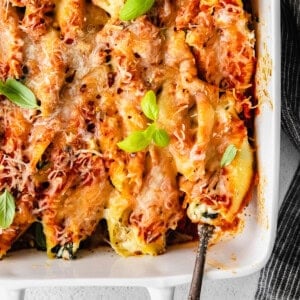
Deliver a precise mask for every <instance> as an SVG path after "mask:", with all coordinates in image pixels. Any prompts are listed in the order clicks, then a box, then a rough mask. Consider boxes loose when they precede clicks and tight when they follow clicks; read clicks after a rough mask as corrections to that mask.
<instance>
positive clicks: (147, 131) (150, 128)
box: [144, 123, 157, 141]
mask: <svg viewBox="0 0 300 300" xmlns="http://www.w3.org/2000/svg"><path fill="white" fill-rule="evenodd" d="M156 130H157V129H156V125H155V123H152V124H151V125H149V126H148V128H146V129H145V130H144V135H145V138H146V139H148V140H149V141H152V138H153V134H154V132H155V131H156Z"/></svg>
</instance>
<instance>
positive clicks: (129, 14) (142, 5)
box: [120, 0, 155, 21]
mask: <svg viewBox="0 0 300 300" xmlns="http://www.w3.org/2000/svg"><path fill="white" fill-rule="evenodd" d="M154 2H155V0H127V1H126V3H125V5H124V6H123V7H122V9H121V11H120V19H121V20H122V21H130V20H133V19H136V18H137V17H139V16H141V15H143V14H145V13H146V12H147V11H148V10H150V8H151V7H152V6H153V4H154Z"/></svg>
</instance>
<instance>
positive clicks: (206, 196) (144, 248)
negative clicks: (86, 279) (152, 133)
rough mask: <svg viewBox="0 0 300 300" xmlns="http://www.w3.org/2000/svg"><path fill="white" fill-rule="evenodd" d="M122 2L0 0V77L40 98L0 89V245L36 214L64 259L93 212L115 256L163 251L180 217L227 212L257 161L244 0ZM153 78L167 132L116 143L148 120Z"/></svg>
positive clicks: (214, 218) (87, 232)
mask: <svg viewBox="0 0 300 300" xmlns="http://www.w3.org/2000/svg"><path fill="white" fill-rule="evenodd" d="M124 2H125V1H123V0H118V1H110V0H93V1H84V0H61V1H55V0H53V1H52V0H42V1H35V0H34V1H32V0H30V1H29V0H20V1H7V0H0V41H1V42H0V80H1V81H3V82H4V81H5V80H6V79H7V78H14V79H17V80H20V81H21V82H22V83H23V84H24V85H26V86H27V87H28V88H30V89H31V90H32V91H33V93H34V94H35V96H36V97H37V99H38V102H39V104H40V108H39V109H34V110H30V109H23V108H20V107H18V106H16V105H15V104H13V103H12V102H10V101H9V99H7V98H6V97H4V96H1V95H0V192H2V191H4V190H5V189H7V190H8V191H10V192H11V193H12V194H13V196H14V198H15V202H16V207H17V209H16V213H15V218H14V221H13V223H12V225H11V226H10V227H9V228H7V229H1V228H0V257H2V256H4V255H5V254H6V252H7V251H8V250H9V249H10V248H11V246H12V245H13V243H15V242H16V241H17V240H18V238H19V237H20V236H22V234H24V233H25V232H26V230H27V229H28V228H30V227H31V226H34V225H32V224H34V223H35V222H40V223H41V224H42V226H43V231H44V235H45V238H46V248H47V254H48V256H50V257H62V258H66V259H70V258H72V257H74V255H75V254H76V251H77V250H78V248H79V247H80V243H81V242H82V241H84V240H86V239H87V238H88V237H90V236H92V235H95V234H98V231H97V230H96V228H97V225H98V224H99V222H100V221H101V220H106V223H107V229H108V234H109V243H110V245H111V246H112V247H113V248H114V250H115V251H116V252H117V253H119V254H120V255H123V256H129V255H137V254H150V255H157V254H160V253H163V252H164V251H165V250H166V246H167V236H168V234H169V232H170V231H174V230H176V229H178V227H179V226H181V225H180V224H182V223H184V220H187V219H188V220H190V221H189V222H192V223H194V224H197V223H201V222H206V223H210V224H212V225H215V226H218V227H219V228H220V229H221V230H225V229H226V228H228V227H230V226H231V225H232V224H237V222H236V220H237V218H238V213H239V212H240V211H241V209H242V208H243V206H244V205H245V198H246V196H247V193H248V192H249V189H250V187H251V183H252V180H253V174H254V166H253V165H254V154H253V152H254V151H253V149H252V147H251V146H250V143H249V124H251V123H252V121H253V113H252V106H253V99H252V98H251V86H252V80H253V76H254V70H255V51H254V45H255V37H254V32H253V31H252V30H251V29H249V23H250V22H251V15H250V14H248V13H247V12H246V11H245V10H244V9H243V3H242V2H241V1H240V0H210V1H208V0H200V1H199V0H176V1H170V0H157V1H156V2H155V4H154V6H153V7H152V8H151V10H150V11H149V12H148V13H147V14H146V15H142V16H140V17H138V18H136V19H134V20H132V21H127V22H124V21H121V20H120V19H119V12H120V9H121V8H122V7H123V5H124ZM149 90H152V91H154V92H155V93H156V97H157V103H158V107H159V117H158V120H157V122H156V123H157V126H158V127H159V128H161V129H164V130H166V132H167V133H168V135H169V138H170V143H169V145H168V146H166V147H164V148H161V147H158V146H156V145H155V144H153V143H151V144H150V145H149V146H148V147H146V148H145V149H144V150H142V151H138V152H136V153H127V152H125V151H123V150H121V149H120V148H119V147H118V145H117V143H118V142H120V141H121V140H123V139H125V138H126V137H127V136H128V135H130V134H131V133H133V132H135V131H138V130H144V129H145V128H147V126H148V124H149V121H150V120H149V119H147V117H146V116H145V115H144V114H143V112H142V108H141V100H142V98H143V96H144V95H145V94H146V92H147V91H149ZM250 129H251V128H250ZM230 145H234V146H235V148H236V149H237V155H236V156H235V157H234V159H233V160H232V162H231V163H230V164H229V165H227V166H222V165H221V159H222V156H223V154H224V152H225V150H226V148H227V147H228V146H230ZM183 231H184V232H185V233H187V234H190V235H192V233H191V232H189V229H188V226H187V227H186V228H183Z"/></svg>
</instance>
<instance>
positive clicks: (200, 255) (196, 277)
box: [188, 224, 214, 300]
mask: <svg viewBox="0 0 300 300" xmlns="http://www.w3.org/2000/svg"><path fill="white" fill-rule="evenodd" d="M213 231H214V226H212V225H209V224H199V225H198V235H199V244H198V249H197V254H196V261H195V266H194V272H193V279H192V283H191V286H190V293H189V298H188V300H199V299H200V294H201V286H202V279H203V273H204V265H205V257H206V251H207V246H208V241H209V239H210V238H211V236H212V233H213Z"/></svg>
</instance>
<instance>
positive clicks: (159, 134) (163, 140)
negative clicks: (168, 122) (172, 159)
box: [153, 129, 170, 147]
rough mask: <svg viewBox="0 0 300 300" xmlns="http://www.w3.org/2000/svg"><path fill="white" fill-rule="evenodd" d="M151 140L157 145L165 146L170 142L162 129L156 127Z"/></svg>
mask: <svg viewBox="0 0 300 300" xmlns="http://www.w3.org/2000/svg"><path fill="white" fill-rule="evenodd" d="M153 141H154V143H155V144H156V145H157V146H159V147H166V146H168V145H169V143H170V137H169V135H168V133H167V132H166V131H165V130H164V129H157V130H156V131H155V132H154V134H153Z"/></svg>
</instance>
